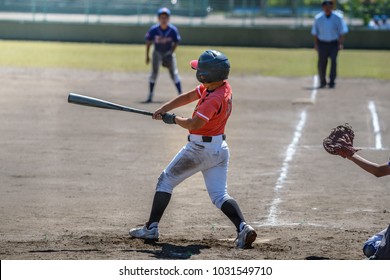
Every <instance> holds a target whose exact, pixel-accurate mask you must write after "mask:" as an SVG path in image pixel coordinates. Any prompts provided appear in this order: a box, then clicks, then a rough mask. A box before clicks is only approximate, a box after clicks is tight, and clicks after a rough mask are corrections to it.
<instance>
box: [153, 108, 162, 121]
mask: <svg viewBox="0 0 390 280" xmlns="http://www.w3.org/2000/svg"><path fill="white" fill-rule="evenodd" d="M164 114H165V111H164V110H162V108H158V109H157V110H156V111H155V112H154V113H153V116H152V117H153V119H154V120H162V115H164Z"/></svg>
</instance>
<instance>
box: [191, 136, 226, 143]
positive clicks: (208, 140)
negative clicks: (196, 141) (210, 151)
mask: <svg viewBox="0 0 390 280" xmlns="http://www.w3.org/2000/svg"><path fill="white" fill-rule="evenodd" d="M187 139H188V142H189V141H191V137H190V135H188V137H187ZM222 140H224V141H225V140H226V135H225V134H223V135H222ZM212 141H213V136H202V142H207V143H210V142H212Z"/></svg>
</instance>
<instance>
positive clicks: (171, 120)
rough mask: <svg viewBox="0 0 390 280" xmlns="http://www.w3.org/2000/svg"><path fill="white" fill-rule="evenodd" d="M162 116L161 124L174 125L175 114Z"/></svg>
mask: <svg viewBox="0 0 390 280" xmlns="http://www.w3.org/2000/svg"><path fill="white" fill-rule="evenodd" d="M161 116H162V120H163V122H165V123H167V124H176V120H175V118H176V115H175V114H170V113H165V114H163V115H161Z"/></svg>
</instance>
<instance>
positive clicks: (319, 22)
mask: <svg viewBox="0 0 390 280" xmlns="http://www.w3.org/2000/svg"><path fill="white" fill-rule="evenodd" d="M322 10H323V12H321V13H319V14H318V15H316V17H315V19H314V24H313V28H312V30H311V34H312V35H313V36H314V44H315V49H316V50H317V53H318V76H319V78H320V82H321V84H320V88H324V87H326V86H327V85H329V87H330V88H334V87H335V80H336V75H337V54H338V51H339V50H342V49H343V42H344V34H346V33H347V32H348V27H347V26H346V24H345V22H344V20H343V18H342V16H341V15H339V14H338V13H333V12H332V10H333V2H332V1H323V2H322ZM328 58H330V60H331V67H330V75H329V84H328V83H327V81H326V67H327V64H328Z"/></svg>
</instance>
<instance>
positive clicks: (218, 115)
mask: <svg viewBox="0 0 390 280" xmlns="http://www.w3.org/2000/svg"><path fill="white" fill-rule="evenodd" d="M191 67H192V68H193V69H196V70H197V72H196V77H197V79H198V81H199V82H201V83H202V84H201V85H199V86H198V87H196V88H195V89H194V90H191V91H189V92H187V93H185V94H183V95H179V96H178V97H176V98H174V99H173V100H171V101H169V102H168V103H166V104H164V105H163V106H162V107H160V108H159V109H157V110H156V111H155V112H154V115H153V118H154V119H157V120H161V119H162V120H163V121H164V122H165V123H168V124H178V125H179V126H181V127H183V128H184V129H188V130H189V133H190V134H189V136H188V141H189V142H188V143H187V145H185V146H184V147H183V148H182V150H181V151H180V152H179V153H178V154H177V155H176V156H175V158H174V159H173V160H172V161H171V163H170V164H169V165H168V166H167V168H166V169H165V170H164V171H163V172H162V173H161V175H160V178H159V179H158V182H157V187H156V193H155V196H154V200H153V205H152V210H151V213H150V217H149V220H148V222H147V223H146V224H145V225H144V226H143V227H139V228H134V229H131V230H130V232H129V234H130V235H131V236H132V237H136V238H142V239H158V237H159V231H158V223H159V222H160V219H161V217H162V215H163V213H164V211H165V209H166V207H167V206H168V203H169V201H170V198H171V194H172V191H173V188H174V187H176V186H177V185H178V184H180V183H181V182H182V181H183V180H185V179H186V178H188V177H190V176H192V175H194V174H195V173H197V172H199V171H201V172H202V174H203V177H204V181H205V184H206V188H207V191H208V194H209V196H210V198H211V201H212V202H213V204H214V205H215V206H216V207H218V208H220V209H221V210H222V212H223V213H224V214H225V215H226V216H227V217H228V218H229V219H230V220H231V221H232V222H233V224H234V225H235V226H236V228H237V239H236V240H235V246H236V247H237V248H249V247H251V244H252V243H253V242H254V241H255V239H256V236H257V234H256V232H255V231H254V229H253V228H252V227H251V226H250V225H248V224H246V222H245V220H244V217H243V215H242V213H241V210H240V208H239V206H238V204H237V202H236V201H235V200H234V199H233V198H232V197H230V196H229V194H228V192H227V169H228V163H229V148H228V145H227V143H226V141H225V138H226V137H225V134H224V132H225V125H226V122H227V120H228V118H229V116H230V113H231V111H232V90H231V88H230V85H229V83H228V82H227V80H226V79H227V78H228V75H229V71H230V63H229V60H228V58H227V57H226V56H225V55H224V54H222V53H220V52H218V51H214V50H208V51H205V52H204V53H203V54H202V55H201V56H200V57H199V59H198V60H193V61H191ZM196 100H198V103H197V105H196V107H195V111H194V112H193V114H192V117H191V118H183V117H179V116H176V115H175V114H170V113H167V112H169V111H171V110H173V109H175V108H178V107H180V106H184V105H186V104H188V103H191V102H193V101H196Z"/></svg>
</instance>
